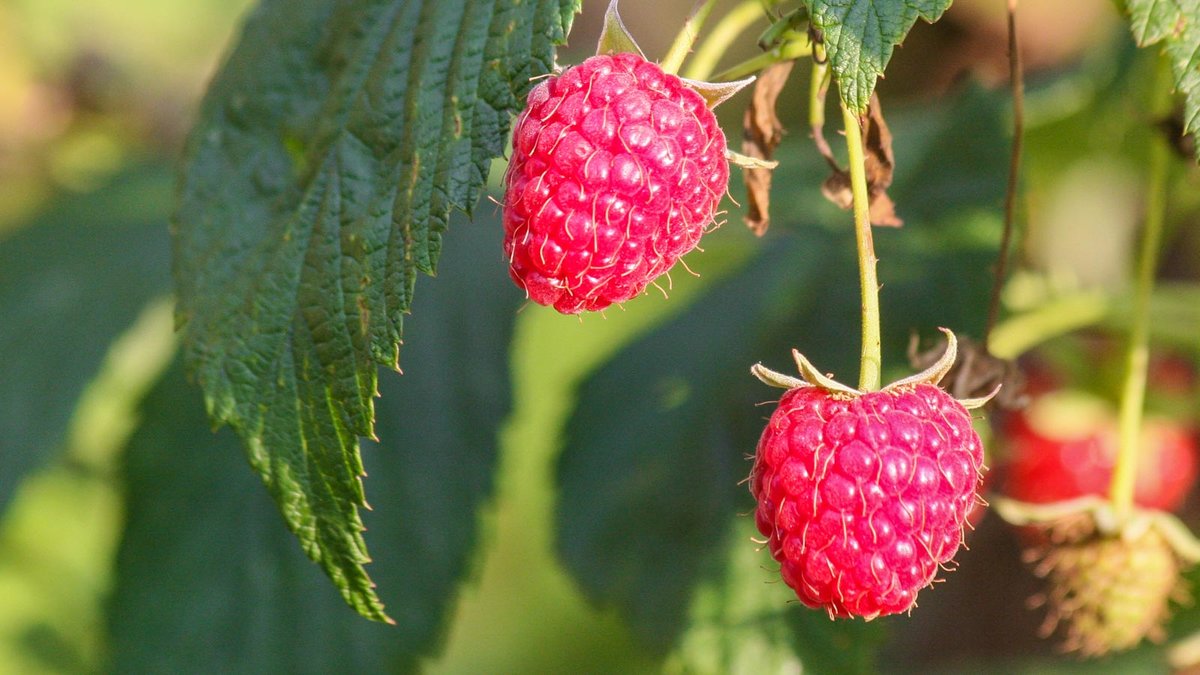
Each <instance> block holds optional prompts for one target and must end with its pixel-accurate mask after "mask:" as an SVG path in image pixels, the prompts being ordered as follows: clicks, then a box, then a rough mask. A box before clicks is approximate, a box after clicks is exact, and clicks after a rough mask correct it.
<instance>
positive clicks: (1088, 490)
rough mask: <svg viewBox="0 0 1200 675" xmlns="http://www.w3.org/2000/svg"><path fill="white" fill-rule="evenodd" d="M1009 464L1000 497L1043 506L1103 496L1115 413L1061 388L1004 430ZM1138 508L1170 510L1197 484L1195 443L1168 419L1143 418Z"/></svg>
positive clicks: (1112, 462) (1110, 460)
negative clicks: (1005, 494)
mask: <svg viewBox="0 0 1200 675" xmlns="http://www.w3.org/2000/svg"><path fill="white" fill-rule="evenodd" d="M1005 431H1006V433H1005V436H1006V437H1007V440H1008V450H1009V462H1008V479H1007V480H1006V482H1005V492H1006V493H1007V494H1008V495H1009V496H1011V497H1013V498H1014V499H1019V500H1021V501H1025V502H1031V503H1036V504H1045V503H1051V502H1058V501H1064V500H1067V499H1073V498H1075V497H1080V496H1083V495H1106V494H1108V489H1109V483H1110V482H1111V481H1112V473H1113V468H1114V465H1115V464H1116V455H1117V414H1116V411H1115V410H1114V409H1112V408H1111V406H1109V405H1108V404H1107V403H1106V402H1104V401H1102V400H1100V399H1097V398H1095V397H1092V396H1090V395H1088V394H1085V393H1083V392H1077V391H1070V390H1061V391H1057V392H1054V393H1051V394H1045V395H1043V396H1039V397H1038V398H1037V399H1035V400H1034V401H1033V402H1032V403H1031V404H1030V405H1029V407H1028V408H1026V409H1025V410H1024V411H1021V412H1019V413H1015V414H1014V415H1013V417H1012V418H1011V419H1010V420H1009V422H1008V423H1007V424H1006V425H1005ZM1141 448H1142V449H1143V452H1141V453H1139V466H1138V472H1137V486H1136V492H1135V494H1134V500H1135V501H1136V502H1137V504H1138V505H1140V506H1143V507H1146V508H1152V509H1162V510H1164V511H1171V510H1174V509H1176V508H1178V507H1179V506H1180V505H1181V504H1182V503H1183V500H1184V499H1185V498H1186V497H1187V493H1188V491H1189V490H1190V489H1191V487H1192V484H1193V483H1194V482H1195V480H1196V473H1197V467H1196V445H1195V441H1194V440H1193V438H1192V436H1191V434H1190V433H1188V431H1187V430H1186V429H1184V428H1182V427H1181V426H1179V425H1178V424H1177V423H1174V422H1172V421H1170V420H1167V419H1155V418H1151V419H1149V420H1147V422H1146V424H1145V427H1144V429H1143V432H1142V436H1141Z"/></svg>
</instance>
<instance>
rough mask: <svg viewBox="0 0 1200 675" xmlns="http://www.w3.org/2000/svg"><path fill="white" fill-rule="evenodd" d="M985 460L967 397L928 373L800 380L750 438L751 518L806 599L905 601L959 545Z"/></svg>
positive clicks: (861, 609)
mask: <svg viewBox="0 0 1200 675" xmlns="http://www.w3.org/2000/svg"><path fill="white" fill-rule="evenodd" d="M982 468H983V447H982V444H981V443H980V440H979V436H978V434H976V433H975V431H974V429H972V428H971V418H970V415H969V414H968V413H967V410H966V408H965V407H964V406H963V404H961V403H959V402H958V401H957V400H955V399H954V398H952V397H951V396H950V395H949V394H947V393H946V392H944V391H942V390H941V389H939V388H938V387H936V386H933V385H932V384H924V383H922V384H915V385H913V384H906V385H902V386H897V387H895V388H892V387H889V388H887V389H884V390H883V391H877V392H870V393H861V394H860V395H857V396H848V395H846V394H844V393H842V392H837V391H829V390H826V389H823V388H821V387H819V386H800V387H797V388H794V389H790V390H789V391H788V392H787V393H785V394H784V395H783V397H782V399H781V400H780V401H779V407H778V408H777V409H776V410H775V412H774V413H773V414H772V415H771V419H770V421H769V422H768V424H767V428H766V429H765V430H764V431H763V434H762V438H761V439H760V440H759V443H758V452H757V456H756V460H755V465H754V473H753V480H752V481H751V482H752V484H751V491H752V492H753V494H754V496H755V498H756V499H757V500H758V509H757V511H756V514H755V515H756V519H757V524H758V529H759V531H760V532H762V533H763V535H764V536H766V537H767V538H768V543H769V546H770V550H771V554H772V555H773V556H774V557H775V559H776V560H778V561H779V563H780V565H781V573H782V576H783V580H784V581H785V582H786V583H787V584H788V585H789V586H791V587H792V589H793V590H795V591H796V595H797V596H799V598H800V600H801V601H802V602H803V603H804V604H806V605H808V606H809V607H814V608H824V609H826V610H827V611H828V612H829V614H830V616H831V617H855V616H860V617H865V618H867V619H871V618H874V617H876V616H880V615H885V614H895V613H898V612H903V611H906V610H908V609H909V608H911V607H912V606H913V603H914V602H915V600H916V597H917V592H918V591H919V590H921V589H922V588H924V587H925V586H928V585H929V584H930V583H931V582H932V580H933V578H934V576H935V575H936V574H937V570H938V567H939V566H940V565H942V564H944V563H946V562H947V561H949V560H950V559H951V558H952V557H953V556H954V554H955V553H956V552H957V551H958V547H959V545H960V544H961V543H962V537H963V525H964V522H965V521H966V518H967V514H968V513H969V512H970V511H971V509H972V507H973V506H974V504H975V501H976V492H977V489H978V485H979V481H980V472H981V471H982Z"/></svg>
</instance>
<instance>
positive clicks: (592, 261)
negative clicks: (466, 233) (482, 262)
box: [504, 53, 729, 314]
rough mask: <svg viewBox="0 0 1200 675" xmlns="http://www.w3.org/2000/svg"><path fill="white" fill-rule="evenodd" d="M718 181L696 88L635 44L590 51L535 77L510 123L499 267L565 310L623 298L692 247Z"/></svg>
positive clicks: (713, 144) (717, 134)
mask: <svg viewBox="0 0 1200 675" xmlns="http://www.w3.org/2000/svg"><path fill="white" fill-rule="evenodd" d="M728 183H729V166H728V164H727V163H726V160H725V136H724V134H723V133H722V132H721V129H720V127H719V126H717V120H716V117H714V116H713V113H712V111H711V110H709V108H708V106H707V104H706V101H705V99H704V97H703V96H701V95H700V94H699V93H697V92H696V91H695V90H694V89H693V88H692V87H690V86H689V85H687V84H685V83H684V82H683V81H682V80H680V79H679V78H678V77H676V76H674V75H671V74H667V73H664V72H663V70H662V69H661V68H659V67H658V66H657V65H655V64H654V63H651V62H649V61H647V60H646V59H644V58H642V57H641V56H640V55H637V54H631V53H622V54H614V55H611V56H610V55H599V56H593V57H591V58H589V59H587V60H586V61H584V62H583V63H581V64H579V65H577V66H574V67H571V68H567V69H566V70H564V71H562V72H561V73H559V74H558V75H554V76H551V77H548V78H546V79H545V80H544V81H542V82H541V83H540V84H539V85H538V86H537V87H535V88H534V89H533V91H531V92H530V94H529V98H528V101H527V103H526V107H525V110H524V111H523V112H522V113H521V115H520V117H519V118H518V120H517V123H516V126H515V128H514V130H513V156H512V159H511V160H510V161H509V165H508V173H507V174H506V175H505V186H506V189H505V197H504V234H505V237H504V252H505V255H507V256H508V259H509V273H510V275H511V276H512V278H513V280H514V281H515V282H516V283H517V285H518V286H520V287H522V288H524V289H525V291H526V293H527V294H528V295H529V297H530V298H531V299H532V300H533V301H534V302H537V303H539V304H542V305H552V306H553V307H554V308H555V309H557V310H558V311H560V312H562V313H564V314H575V313H578V312H581V311H584V310H598V309H603V308H605V307H608V306H609V305H611V304H612V303H619V302H624V301H626V300H629V299H630V298H632V297H634V296H636V295H638V294H640V293H641V292H642V291H644V290H645V288H646V286H647V284H649V283H650V282H651V281H653V280H654V279H655V278H657V277H658V276H659V275H661V274H663V273H665V272H667V271H668V270H670V269H671V267H672V266H673V265H674V264H675V261H676V260H678V259H679V257H680V256H682V255H683V254H685V253H687V252H688V251H691V250H692V249H693V248H695V247H696V244H697V243H698V242H699V241H700V236H701V234H703V233H704V230H705V227H706V226H707V225H708V224H709V223H711V222H712V221H713V213H714V211H715V209H716V207H717V204H718V202H720V200H721V197H722V195H723V194H724V192H725V190H726V188H727V186H728Z"/></svg>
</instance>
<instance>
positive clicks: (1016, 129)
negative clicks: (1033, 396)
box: [982, 0, 1025, 353]
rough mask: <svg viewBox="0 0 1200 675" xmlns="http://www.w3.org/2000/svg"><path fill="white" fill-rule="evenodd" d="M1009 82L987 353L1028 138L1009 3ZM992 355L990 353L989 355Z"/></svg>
mask: <svg viewBox="0 0 1200 675" xmlns="http://www.w3.org/2000/svg"><path fill="white" fill-rule="evenodd" d="M1008 79H1009V84H1010V86H1011V87H1012V106H1013V141H1012V153H1011V154H1010V155H1009V160H1008V190H1007V191H1006V192H1005V193H1004V234H1003V235H1002V236H1001V237H1000V252H999V253H998V254H997V256H996V269H995V280H994V281H993V282H992V297H991V299H990V300H989V301H988V316H987V326H986V327H985V328H984V330H983V341H982V346H983V351H984V352H988V339H989V338H990V337H991V335H992V329H993V328H995V327H996V318H997V317H998V316H999V314H1000V291H1001V289H1003V288H1004V278H1005V277H1006V276H1007V275H1008V255H1009V249H1010V248H1012V233H1013V219H1014V217H1015V214H1014V212H1015V211H1016V201H1017V181H1018V180H1019V179H1020V169H1021V145H1022V140H1023V138H1024V135H1025V76H1024V69H1023V67H1022V66H1021V49H1020V44H1019V43H1018V41H1017V0H1008ZM988 353H990V352H988Z"/></svg>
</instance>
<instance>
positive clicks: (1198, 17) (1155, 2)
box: [1126, 0, 1200, 161]
mask: <svg viewBox="0 0 1200 675" xmlns="http://www.w3.org/2000/svg"><path fill="white" fill-rule="evenodd" d="M1126 8H1127V9H1128V11H1129V17H1130V20H1131V22H1132V25H1131V26H1130V28H1131V29H1132V30H1133V39H1134V40H1136V41H1137V43H1138V46H1139V47H1149V46H1150V45H1153V44H1157V43H1159V42H1162V43H1163V53H1165V54H1166V56H1167V60H1169V61H1170V62H1171V72H1172V73H1173V74H1174V76H1175V89H1176V91H1178V92H1179V93H1180V94H1182V95H1183V133H1185V134H1189V133H1190V134H1195V133H1196V132H1197V131H1200V4H1198V3H1196V2H1195V1H1194V0H1128V2H1127V4H1126ZM1196 160H1197V161H1200V143H1197V144H1196Z"/></svg>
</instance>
